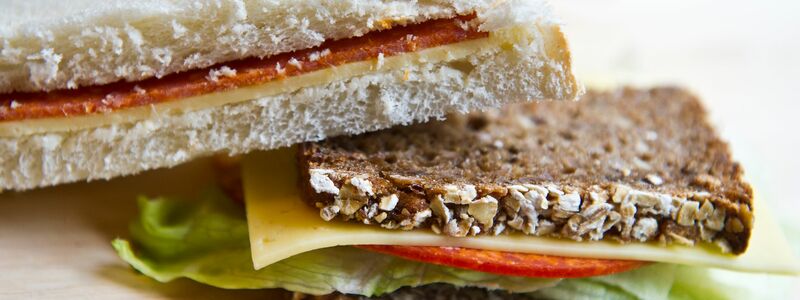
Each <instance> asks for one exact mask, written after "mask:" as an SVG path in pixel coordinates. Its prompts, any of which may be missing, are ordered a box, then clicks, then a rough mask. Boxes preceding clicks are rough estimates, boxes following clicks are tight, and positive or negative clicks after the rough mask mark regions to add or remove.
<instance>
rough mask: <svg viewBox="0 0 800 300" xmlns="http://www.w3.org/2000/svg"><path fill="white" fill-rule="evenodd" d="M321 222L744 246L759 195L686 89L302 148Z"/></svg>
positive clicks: (592, 99) (606, 96) (593, 95)
mask: <svg viewBox="0 0 800 300" xmlns="http://www.w3.org/2000/svg"><path fill="white" fill-rule="evenodd" d="M299 160H300V168H301V169H302V173H303V178H302V179H301V185H302V186H303V188H304V190H305V194H306V199H307V201H308V202H309V203H310V204H311V205H315V206H316V207H318V208H320V214H321V216H322V217H323V218H325V219H327V220H332V219H334V218H337V217H338V218H339V219H343V220H353V221H359V222H363V223H365V224H373V225H380V226H383V227H385V228H390V229H404V230H411V229H417V228H424V229H429V230H433V231H435V232H437V233H441V234H446V235H452V236H468V235H477V234H494V235H497V234H502V233H505V232H521V233H524V234H530V235H537V236H549V237H561V238H570V239H574V240H579V241H580V240H601V239H615V240H619V241H622V242H632V241H637V242H649V241H660V242H663V243H666V244H670V243H679V244H687V245H694V244H697V243H715V244H717V245H719V246H720V247H721V248H722V249H723V251H726V252H727V251H729V252H732V253H736V254H739V253H742V252H744V250H745V249H746V247H747V241H748V238H749V236H750V231H751V228H752V224H753V217H752V205H751V204H752V190H751V188H750V186H749V185H748V184H747V183H746V182H745V181H744V180H743V178H742V168H741V167H740V165H739V164H738V163H736V162H735V161H733V159H732V157H731V154H730V152H729V149H728V145H727V144H726V143H725V142H723V141H721V140H720V138H719V137H718V135H717V133H716V132H715V131H714V129H713V128H712V127H711V126H710V125H709V123H708V122H707V120H706V111H705V109H704V108H703V107H702V105H701V103H700V101H699V100H698V99H697V98H696V97H695V96H693V95H692V94H690V93H688V92H686V91H684V90H681V89H677V88H655V89H651V90H635V89H622V90H618V91H614V92H590V93H588V94H587V95H586V96H584V98H582V100H581V101H578V102H572V103H565V102H560V103H557V102H545V103H535V104H521V105H512V106H508V107H506V108H505V109H502V110H491V111H487V112H483V113H473V114H469V115H453V116H451V117H449V118H448V120H446V121H436V122H430V123H426V124H421V125H413V126H407V127H395V128H392V129H389V130H384V131H379V132H375V133H370V134H365V135H361V136H358V137H351V138H345V137H342V138H333V139H329V140H326V141H323V142H317V143H306V144H304V145H303V146H302V147H301V148H300V150H299Z"/></svg>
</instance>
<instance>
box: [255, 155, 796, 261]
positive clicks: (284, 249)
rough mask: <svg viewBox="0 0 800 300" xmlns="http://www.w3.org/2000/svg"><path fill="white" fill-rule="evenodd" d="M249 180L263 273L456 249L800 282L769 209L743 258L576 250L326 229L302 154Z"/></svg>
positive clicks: (633, 246) (602, 245)
mask: <svg viewBox="0 0 800 300" xmlns="http://www.w3.org/2000/svg"><path fill="white" fill-rule="evenodd" d="M243 168H244V170H243V180H244V192H245V202H246V205H247V220H248V226H249V230H250V246H251V250H252V257H253V264H254V266H255V268H256V269H260V268H263V267H265V266H268V265H270V264H273V263H275V262H278V261H280V260H283V259H286V258H288V257H291V256H293V255H296V254H299V253H303V252H307V251H312V250H316V249H321V248H327V247H334V246H346V245H367V244H374V245H410V246H452V247H466V248H475V249H487V250H497V251H511V252H524V253H537V254H545V255H558V256H569V257H586V258H606V259H627V260H640V261H653V262H663V263H674V264H685V265H692V266H701V267H713V268H724V269H731V270H739V271H748V272H765V273H776V274H800V262H799V261H798V259H797V257H796V256H795V255H794V253H793V252H792V249H791V248H790V247H789V245H788V243H787V241H786V239H785V238H784V236H783V234H782V232H781V229H780V228H779V227H778V225H777V224H776V223H775V220H774V219H773V218H772V216H771V215H770V213H769V212H768V211H767V207H766V206H764V205H760V206H758V207H756V209H755V213H756V216H755V220H756V223H755V228H754V229H753V233H752V237H751V240H750V246H749V248H748V249H747V252H745V253H744V254H742V255H740V256H734V255H728V254H722V253H721V252H720V251H719V250H716V251H715V250H714V249H712V248H710V247H685V246H677V245H673V246H668V247H664V246H661V245H658V244H656V243H629V244H621V243H618V242H614V241H599V242H575V241H571V240H562V239H552V238H543V237H534V236H526V235H514V234H512V235H498V236H475V237H465V238H457V237H449V236H443V235H437V234H435V233H432V232H430V231H427V230H426V231H422V230H420V231H402V230H388V229H384V228H381V227H379V226H368V225H363V224H358V223H351V222H340V221H332V222H326V221H324V220H322V218H320V216H319V211H318V210H317V209H315V208H313V207H311V206H309V205H308V204H306V203H305V202H304V201H303V200H302V199H301V198H300V197H301V196H300V191H299V190H298V188H297V176H298V175H297V166H296V162H295V156H294V149H293V148H289V149H281V150H275V151H270V152H262V153H254V154H251V155H249V156H247V158H246V159H245V160H244V163H243Z"/></svg>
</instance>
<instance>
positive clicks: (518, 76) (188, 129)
mask: <svg viewBox="0 0 800 300" xmlns="http://www.w3.org/2000/svg"><path fill="white" fill-rule="evenodd" d="M396 5H400V4H396ZM530 28H531V29H532V31H531V33H532V34H533V37H534V38H533V39H531V40H525V39H523V40H522V41H521V42H520V43H519V44H515V45H513V46H512V47H508V48H507V49H506V48H504V47H502V48H497V49H491V50H487V51H481V52H478V53H475V54H472V55H468V56H466V57H464V58H463V59H460V60H454V61H445V62H437V63H434V62H419V63H416V64H413V65H410V66H408V67H405V68H403V69H396V70H390V69H387V68H384V69H383V70H381V71H375V72H372V73H368V74H365V75H361V76H355V77H351V78H344V79H341V80H336V81H333V82H329V83H327V84H324V85H319V86H310V87H305V88H300V89H298V90H296V91H293V92H288V93H284V94H280V95H275V96H269V97H263V98H258V99H254V100H250V101H244V102H238V103H232V104H228V105H224V106H219V107H213V108H208V109H200V110H194V111H187V112H180V113H174V112H173V113H164V114H160V115H159V114H156V115H157V116H156V117H154V118H151V119H148V120H144V121H138V122H134V123H125V124H114V125H110V126H103V127H97V128H91V129H85V130H77V131H68V132H63V131H62V132H50V133H41V134H32V135H25V136H18V137H3V138H0V157H2V158H3V159H2V160H0V189H6V190H9V189H11V190H24V189H29V188H34V187H41V186H49V185H54V184H59V183H66V182H73V181H80V180H87V179H88V180H96V179H109V178H112V177H114V176H120V175H128V174H135V173H138V172H141V171H144V170H149V169H154V168H160V167H170V166H174V165H177V164H179V163H183V162H185V161H188V160H190V159H192V158H196V157H202V156H207V155H211V154H214V153H230V154H239V153H246V152H249V151H252V150H258V149H274V148H277V147H284V146H289V145H292V144H296V143H300V142H304V141H318V140H321V139H324V138H327V137H331V136H337V135H353V134H360V133H364V132H368V131H374V130H378V129H384V128H387V127H389V126H392V125H395V124H402V125H408V124H411V123H415V122H421V121H427V120H430V119H440V118H442V117H444V116H445V115H446V114H447V113H453V112H462V113H465V112H468V111H474V110H483V109H488V108H492V107H500V106H502V105H505V104H508V103H512V102H519V101H526V100H539V99H572V98H574V97H575V96H576V95H578V93H579V92H580V90H579V88H577V87H578V84H577V83H576V82H575V79H574V77H573V75H572V73H571V71H570V69H569V55H568V52H566V50H564V51H559V52H551V51H549V50H548V49H549V48H548V47H551V46H552V45H557V46H553V47H562V46H563V47H565V45H564V44H563V41H564V40H563V36H562V35H561V33H560V31H559V30H558V28H557V27H544V28H543V27H538V26H531V27H530ZM217 73H218V74H217ZM217 73H215V74H210V75H217V76H225V73H226V71H225V70H224V68H220V69H219V70H217ZM227 73H230V72H227ZM361 187H362V188H366V185H361ZM328 188H330V187H328Z"/></svg>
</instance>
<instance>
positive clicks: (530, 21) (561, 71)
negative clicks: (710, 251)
mask: <svg viewBox="0 0 800 300" xmlns="http://www.w3.org/2000/svg"><path fill="white" fill-rule="evenodd" d="M44 7H46V8H47V9H43V8H44ZM0 15H1V16H2V21H0V47H2V48H1V50H0V157H2V160H0V190H3V189H5V190H25V189H31V188H36V187H43V186H50V185H56V184H61V183H67V182H74V181H82V180H96V179H108V178H112V177H115V176H121V175H129V174H135V173H139V172H141V171H144V170H149V169H154V168H161V167H170V166H174V165H177V164H180V163H183V162H186V161H189V160H191V159H193V158H196V157H201V156H208V155H211V154H214V153H229V154H239V153H246V152H249V151H252V150H256V149H261V150H265V149H273V148H278V147H283V146H289V145H292V144H295V143H299V142H305V141H316V140H321V139H324V138H326V137H329V136H336V135H342V134H358V133H363V132H367V131H374V130H377V129H382V128H387V127H389V126H391V125H394V124H410V123H413V122H419V121H425V120H428V119H431V118H439V117H442V116H444V115H445V114H446V113H450V112H467V111H472V110H480V109H486V108H490V107H498V106H500V105H501V104H503V103H509V102H516V101H530V100H541V99H545V98H552V99H574V98H576V97H577V96H578V95H579V94H580V92H581V90H580V87H579V85H578V84H577V83H576V82H575V79H574V77H573V75H572V72H571V69H570V55H569V51H568V49H567V48H566V43H565V40H564V37H563V34H562V33H561V31H560V27H559V24H558V22H557V21H556V20H555V18H554V17H553V16H552V14H551V12H550V9H549V8H548V7H547V6H546V4H545V3H543V1H539V0H530V1H520V0H509V1H497V0H486V1H483V0H476V1H449V0H446V1H379V0H358V1H313V0H308V1H305V0H304V1H258V0H247V1H216V0H202V1H184V0H150V1H135V2H134V1H91V0H86V1H48V0H37V1H10V2H8V3H4V4H3V10H2V12H0Z"/></svg>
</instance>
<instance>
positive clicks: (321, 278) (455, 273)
mask: <svg viewBox="0 0 800 300" xmlns="http://www.w3.org/2000/svg"><path fill="white" fill-rule="evenodd" d="M139 209H140V210H141V215H140V217H139V218H138V219H137V220H136V221H134V222H133V223H132V224H131V228H130V231H131V241H127V240H123V239H116V240H114V241H113V242H112V245H113V246H114V248H115V249H116V250H117V253H118V254H119V256H120V257H122V259H124V260H125V261H126V262H128V263H129V264H130V265H131V266H133V267H134V268H135V269H137V270H139V271H140V272H142V273H144V274H145V275H147V276H150V277H152V278H154V279H156V280H158V281H162V282H166V281H170V280H173V279H176V278H179V277H187V278H190V279H193V280H196V281H198V282H202V283H205V284H209V285H213V286H217V287H222V288H230V289H257V288H283V289H287V290H292V291H298V292H303V293H309V294H328V293H331V292H334V291H341V292H345V293H352V294H361V295H378V294H383V293H386V292H391V291H394V290H396V289H398V288H400V287H403V286H418V285H424V284H430V283H435V282H445V283H450V284H453V285H457V286H467V285H470V286H479V287H486V288H492V289H505V290H509V291H515V292H530V291H534V290H538V289H540V288H543V287H549V286H553V285H555V284H556V283H557V282H558V280H555V279H543V278H525V277H510V276H500V275H494V274H488V273H482V272H475V271H468V270H462V269H456V268H448V267H442V266H437V265H431V264H425V263H419V262H412V261H407V260H404V259H400V258H396V257H392V256H387V255H382V254H377V253H373V252H369V251H366V250H361V249H357V248H353V247H335V248H328V249H320V250H315V251H311V252H307V253H302V254H299V255H296V256H293V257H291V258H288V259H285V260H283V261H281V262H278V263H276V264H273V265H270V266H268V267H266V268H262V269H260V270H255V269H254V268H253V262H252V260H251V257H250V246H249V237H248V234H247V221H246V219H245V216H244V213H243V212H242V209H241V207H236V204H234V203H233V202H232V201H230V200H228V199H226V198H225V197H224V196H223V195H221V194H220V193H219V192H216V191H214V192H209V193H207V194H206V196H205V197H204V199H202V201H196V202H181V201H174V200H172V201H171V200H168V199H164V198H156V199H147V198H140V199H139Z"/></svg>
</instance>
